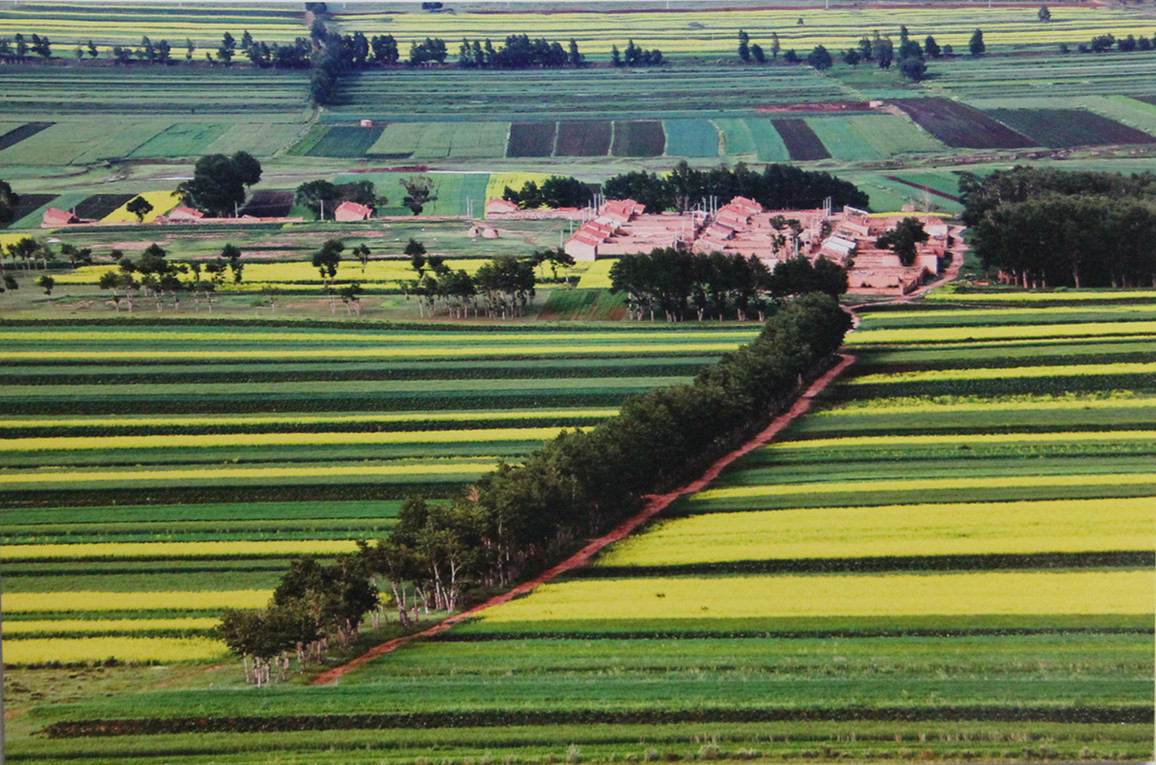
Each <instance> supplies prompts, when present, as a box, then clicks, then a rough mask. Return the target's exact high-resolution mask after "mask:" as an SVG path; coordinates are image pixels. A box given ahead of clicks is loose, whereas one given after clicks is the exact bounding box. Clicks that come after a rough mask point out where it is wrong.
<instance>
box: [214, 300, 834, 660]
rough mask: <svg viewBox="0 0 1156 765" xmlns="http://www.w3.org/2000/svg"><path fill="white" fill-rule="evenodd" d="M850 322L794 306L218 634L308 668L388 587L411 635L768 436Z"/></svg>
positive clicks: (412, 511)
mask: <svg viewBox="0 0 1156 765" xmlns="http://www.w3.org/2000/svg"><path fill="white" fill-rule="evenodd" d="M850 325H851V320H850V317H849V316H848V314H846V313H845V312H844V311H843V310H842V309H841V308H840V307H839V305H838V303H837V302H836V301H835V300H834V299H832V298H831V297H829V296H827V295H821V294H810V295H805V296H803V297H800V298H797V299H795V300H791V301H789V302H786V303H784V304H783V305H782V306H781V307H780V308H778V310H777V311H776V312H775V313H774V315H773V316H771V318H770V320H769V321H768V322H767V323H766V325H765V326H764V327H763V329H762V331H761V332H760V333H759V335H758V337H757V338H755V340H753V341H752V342H751V343H750V344H748V345H746V346H743V347H741V348H739V349H738V350H736V351H734V352H731V353H728V354H725V355H724V356H723V358H722V359H721V360H720V361H719V362H718V363H717V364H716V365H714V366H712V367H710V368H708V369H706V370H704V371H702V372H701V373H700V374H699V375H698V376H697V377H696V378H695V380H694V382H693V383H691V384H685V385H676V386H672V387H669V388H663V389H660V390H655V391H651V392H649V393H645V394H642V395H638V396H633V397H631V398H629V399H627V400H626V401H625V402H624V403H623V405H622V407H621V410H620V412H619V414H618V416H616V417H613V418H611V419H609V420H606V421H604V422H602V423H601V424H599V425H598V426H597V427H594V428H592V429H589V430H579V431H564V432H562V433H561V434H559V435H558V436H557V437H556V438H555V439H554V440H552V441H550V442H549V443H547V444H546V445H545V446H544V447H543V448H542V449H540V450H539V451H537V452H535V453H534V454H532V455H530V456H529V457H528V458H527V459H526V461H525V463H524V464H523V465H521V466H513V465H509V464H507V463H504V462H503V463H499V465H498V467H497V469H495V470H494V471H492V472H490V473H488V474H486V475H484V476H482V477H481V478H479V479H478V481H476V482H475V483H474V484H473V485H472V486H471V487H469V489H468V490H467V491H466V492H465V493H463V494H462V495H459V496H457V497H455V498H453V499H452V500H450V501H448V502H431V501H428V500H427V499H425V498H422V497H420V496H414V497H410V498H408V499H406V500H405V502H404V503H403V505H402V507H401V510H400V513H399V516H398V522H397V525H396V526H395V527H394V529H393V530H392V531H391V533H390V536H389V537H388V538H386V539H381V540H377V541H375V542H373V543H364V542H362V543H360V544H359V551H358V552H357V553H353V554H350V555H345V556H340V557H339V558H338V560H337V562H336V563H335V564H333V566H332V567H329V568H327V567H323V566H321V565H320V564H318V563H317V562H316V561H312V560H306V561H302V562H298V563H297V564H295V566H294V567H293V568H291V569H290V572H289V573H288V574H287V575H286V579H285V580H283V581H282V585H281V586H279V587H278V588H277V591H276V593H275V594H274V597H273V600H272V601H271V602H270V604H269V606H268V607H267V608H266V609H264V610H261V611H255V612H238V611H227V612H226V613H225V615H224V617H223V619H222V624H221V627H220V628H219V630H218V634H219V635H220V636H221V637H222V638H223V639H224V640H225V642H226V643H227V644H228V645H229V647H230V648H231V649H232V650H233V651H234V652H235V653H236V654H238V655H239V656H241V657H245V658H246V668H247V670H248V667H249V661H250V660H252V661H253V662H254V663H255V664H256V665H257V666H258V667H260V668H262V673H261V675H260V676H261V677H262V678H263V679H266V680H267V679H269V676H270V674H271V672H270V668H273V667H275V668H278V670H279V671H282V670H284V669H287V667H288V661H289V660H288V657H289V656H290V654H292V653H296V654H297V656H298V658H299V660H301V661H302V662H303V663H304V661H305V660H306V658H307V656H308V655H309V653H310V651H311V650H314V651H316V650H319V648H318V646H321V645H323V643H324V642H325V641H329V640H338V641H341V642H343V643H345V644H348V640H349V638H350V636H351V635H353V634H354V633H355V632H356V630H357V628H358V627H359V625H360V624H361V622H362V619H363V618H364V615H365V613H366V612H367V611H369V610H370V609H371V608H373V606H374V604H375V603H377V602H379V600H378V598H377V593H376V592H375V590H376V587H373V586H370V585H371V584H372V582H376V581H378V580H381V581H382V582H383V583H384V584H383V589H387V590H388V592H389V593H390V596H391V600H392V605H393V607H394V608H396V610H397V616H398V619H399V621H400V622H401V623H402V625H403V626H407V627H408V626H409V625H410V622H411V620H412V618H413V614H414V613H415V611H416V609H418V608H421V609H427V608H434V609H442V610H455V609H457V608H459V607H461V605H462V604H463V603H465V602H466V601H467V600H469V599H470V596H471V593H476V594H478V595H480V594H482V593H483V592H484V591H485V590H489V589H492V588H497V587H507V586H509V585H510V584H511V583H512V582H515V581H518V580H520V579H522V578H524V577H527V576H530V575H533V574H534V573H536V572H539V571H542V570H545V569H546V568H547V567H548V566H550V565H552V564H553V563H555V562H556V561H558V560H560V559H561V558H563V557H564V556H565V555H566V554H567V553H569V552H570V551H571V550H573V549H574V547H575V546H576V544H578V542H579V541H580V540H583V539H586V538H589V537H596V536H599V535H601V534H604V533H605V532H606V531H607V530H609V529H611V528H613V527H614V525H616V524H617V523H619V522H621V521H622V520H623V519H625V518H628V517H630V516H631V515H633V514H635V513H637V512H638V511H639V510H640V509H641V507H642V504H643V498H644V496H645V495H648V494H655V493H660V492H663V491H668V490H670V489H671V488H673V487H675V486H677V485H679V484H681V483H683V482H685V480H687V479H688V478H689V477H691V476H694V475H697V474H698V473H700V472H701V470H702V469H703V468H704V467H705V466H706V465H708V464H709V463H710V462H711V461H712V460H714V459H716V458H717V457H718V456H720V455H721V454H724V453H726V452H727V451H729V450H730V449H733V448H734V447H735V445H736V444H738V443H741V442H742V441H744V440H745V439H747V438H749V437H751V436H752V435H753V434H754V433H756V432H758V430H760V429H761V428H762V427H764V424H765V423H766V422H767V420H768V419H770V417H771V416H772V415H773V414H774V413H775V412H777V411H779V410H781V409H782V408H784V407H785V406H787V405H788V404H789V403H790V401H791V400H793V398H794V397H795V396H796V395H797V394H798V391H799V390H800V388H801V387H802V385H803V384H804V383H805V382H806V380H807V378H808V377H810V376H812V375H814V374H816V373H818V372H819V371H820V370H821V369H822V368H823V366H824V365H825V364H826V363H827V362H828V360H829V359H830V358H831V355H832V354H833V353H835V351H836V350H838V348H839V346H840V345H841V344H842V341H843V336H844V334H845V333H846V331H847V330H848V329H849V328H850ZM371 580H372V582H371ZM374 613H375V614H376V613H377V612H376V611H375V612H374ZM247 676H248V677H249V678H250V680H252V679H253V677H252V672H250V671H247Z"/></svg>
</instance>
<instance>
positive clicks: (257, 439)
mask: <svg viewBox="0 0 1156 765" xmlns="http://www.w3.org/2000/svg"><path fill="white" fill-rule="evenodd" d="M561 430H563V428H479V429H471V430H413V431H406V430H393V431H385V432H370V433H346V432H335V433H214V434H208V435H180V434H167V435H161V436H75V437H63V438H51V437H49V438H12V439H4V440H0V453H2V452H10V451H12V452H25V451H45V450H53V451H56V450H67V451H73V450H93V449H100V450H104V449H184V448H207V447H212V446H253V447H258V446H297V445H309V446H322V445H326V444H459V443H482V442H485V441H546V440H549V439H551V438H554V437H555V436H557V435H558V433H559V432H560V431H561Z"/></svg>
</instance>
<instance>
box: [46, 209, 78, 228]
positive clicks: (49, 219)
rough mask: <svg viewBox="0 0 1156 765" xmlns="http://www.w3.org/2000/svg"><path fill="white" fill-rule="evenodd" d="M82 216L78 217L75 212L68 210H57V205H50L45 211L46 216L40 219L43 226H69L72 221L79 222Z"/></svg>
mask: <svg viewBox="0 0 1156 765" xmlns="http://www.w3.org/2000/svg"><path fill="white" fill-rule="evenodd" d="M79 222H80V218H77V217H76V214H75V213H72V212H69V211H68V210H57V209H56V208H55V207H49V208H48V210H47V211H45V213H44V217H43V218H41V220H40V227H41V228H57V227H59V226H67V225H68V224H70V223H79Z"/></svg>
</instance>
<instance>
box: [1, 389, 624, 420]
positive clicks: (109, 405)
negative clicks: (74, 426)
mask: <svg viewBox="0 0 1156 765" xmlns="http://www.w3.org/2000/svg"><path fill="white" fill-rule="evenodd" d="M635 392H637V391H632V390H624V389H619V390H607V391H598V390H593V391H591V390H587V391H570V392H553V393H527V392H523V391H512V392H509V393H503V395H494V394H493V393H486V392H485V391H484V390H479V391H476V392H475V393H473V394H468V393H461V394H457V395H445V394H438V393H437V392H431V394H430V395H429V396H415V395H412V394H407V395H402V396H379V395H366V396H358V395H354V394H346V395H342V396H334V397H326V398H323V399H318V398H311V397H308V396H304V395H301V396H292V397H290V396H259V397H254V398H224V397H223V398H220V399H205V398H197V397H174V398H171V399H153V400H147V401H146V400H140V401H134V402H133V404H132V412H133V413H134V414H248V413H253V412H283V411H286V410H290V411H293V412H303V413H313V412H362V411H380V412H405V411H412V410H415V409H423V410H430V411H442V410H446V409H463V410H464V409H477V408H479V407H478V404H483V405H484V406H483V407H481V408H484V409H529V408H534V407H540V408H546V407H567V408H570V407H583V406H598V407H616V406H618V405H619V404H620V403H621V402H622V401H623V399H625V398H627V397H628V396H630V395H631V394H632V393H635ZM124 411H125V402H123V401H117V400H111V399H110V400H103V401H101V400H95V401H94V400H88V401H85V400H74V399H48V400H42V401H27V400H26V401H4V402H0V415H39V416H49V415H86V414H92V415H97V414H100V415H113V414H123V413H124Z"/></svg>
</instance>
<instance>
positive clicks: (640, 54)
mask: <svg viewBox="0 0 1156 765" xmlns="http://www.w3.org/2000/svg"><path fill="white" fill-rule="evenodd" d="M665 61H666V59H665V58H663V56H662V51H660V50H659V49H658V48H654V49H652V50H643V49H642V48H640V47H639V46H637V45H635V44H634V40H628V41H627V43H626V49H625V50H624V51H622V52H621V53H619V52H618V46H617V45H613V46H611V48H610V65H611V66H662V64H663V62H665Z"/></svg>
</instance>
